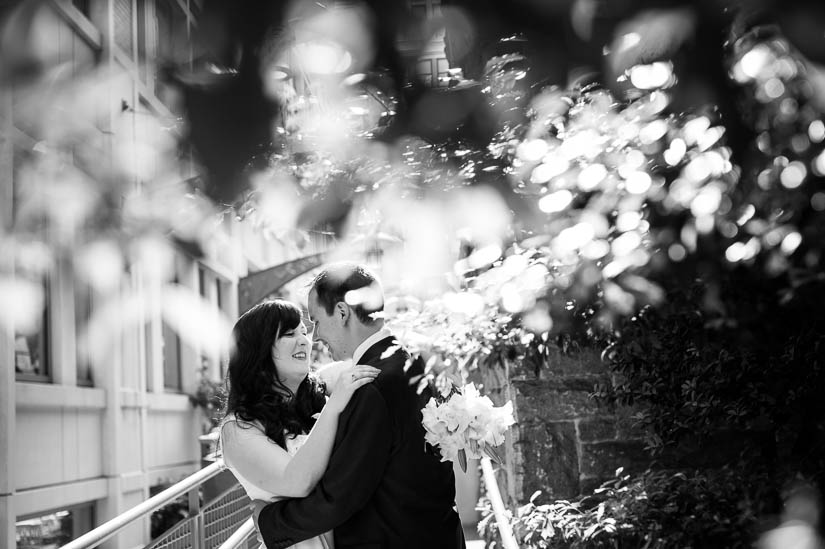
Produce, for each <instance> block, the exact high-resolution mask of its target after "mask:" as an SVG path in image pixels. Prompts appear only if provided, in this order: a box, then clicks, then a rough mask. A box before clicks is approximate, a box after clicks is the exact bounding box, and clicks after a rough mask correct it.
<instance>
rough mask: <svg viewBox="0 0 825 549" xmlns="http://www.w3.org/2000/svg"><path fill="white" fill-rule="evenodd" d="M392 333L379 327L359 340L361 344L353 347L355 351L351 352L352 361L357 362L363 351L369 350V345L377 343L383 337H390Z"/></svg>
mask: <svg viewBox="0 0 825 549" xmlns="http://www.w3.org/2000/svg"><path fill="white" fill-rule="evenodd" d="M391 335H392V334H391V333H390V331H389V330H388V329H387V328H381V329H380V330H378V331H377V332H375V333H374V334H372V335H371V336H369V337H368V338H367V339H365V340H364V341H362V342H361V344H360V345H359V346H358V347H356V348H355V351H353V353H352V363H353V364H358V361H359V360H361V358H362V357H363V356H364V353H366V352H367V350H369V348H370V347H372V346H373V345H375V344H376V343H378V342H379V341H381V340H382V339H384V338H387V337H390V336H391Z"/></svg>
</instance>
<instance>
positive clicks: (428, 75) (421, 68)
mask: <svg viewBox="0 0 825 549" xmlns="http://www.w3.org/2000/svg"><path fill="white" fill-rule="evenodd" d="M415 75H416V76H417V77H418V79H419V80H420V81H421V82H422V83H423V84H424V85H425V86H432V85H433V60H432V59H421V60H420V61H418V63H417V64H416V65H415Z"/></svg>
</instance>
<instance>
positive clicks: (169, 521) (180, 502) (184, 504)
mask: <svg viewBox="0 0 825 549" xmlns="http://www.w3.org/2000/svg"><path fill="white" fill-rule="evenodd" d="M164 488H168V486H164ZM187 498H188V496H187V495H186V494H184V495H183V496H181V497H179V498H177V499H176V500H174V501H172V502H170V503H168V504H167V505H164V506H163V507H161V508H160V509H158V510H157V511H155V512H154V513H152V516H151V517H150V523H151V526H150V528H151V531H150V535H151V536H152V539H157V538H158V537H160V536H161V535H163V534H164V533H165V532H166V531H167V530H169V529H170V528H172V527H174V526H175V525H176V524H178V523H179V522H180V521H182V520H184V519H186V518H187V517H188V516H189V501H188V499H187Z"/></svg>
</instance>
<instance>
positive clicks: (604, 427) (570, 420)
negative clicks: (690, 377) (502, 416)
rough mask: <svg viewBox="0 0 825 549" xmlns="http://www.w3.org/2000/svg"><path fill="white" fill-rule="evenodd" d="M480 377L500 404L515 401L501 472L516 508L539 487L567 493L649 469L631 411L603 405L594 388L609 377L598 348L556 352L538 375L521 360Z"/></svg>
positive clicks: (560, 495) (551, 494)
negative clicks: (620, 471)
mask: <svg viewBox="0 0 825 549" xmlns="http://www.w3.org/2000/svg"><path fill="white" fill-rule="evenodd" d="M482 382H483V383H484V385H485V389H486V392H487V394H488V395H490V397H491V399H492V400H493V401H494V402H495V403H496V404H497V405H501V404H503V403H504V402H506V401H507V400H512V402H513V406H514V412H515V416H516V421H517V424H516V425H515V426H514V427H513V428H512V429H511V431H510V432H509V433H508V436H507V440H506V441H505V448H504V455H505V464H504V465H503V466H502V467H500V468H499V470H498V472H497V475H498V479H499V487H500V489H501V492H502V495H503V496H504V497H505V499H506V501H505V504H507V505H508V506H509V507H510V508H513V507H515V506H516V505H518V504H520V503H524V502H526V501H527V500H528V499H529V498H530V496H531V495H532V494H533V493H534V492H535V491H537V490H541V491H542V493H543V496H544V497H546V498H549V499H568V498H572V497H575V496H576V495H578V494H581V493H585V492H588V491H590V490H592V489H593V488H595V487H597V486H598V485H599V484H601V482H602V481H604V480H606V479H608V478H610V477H612V476H613V474H614V473H615V471H616V469H617V468H618V467H624V468H625V470H626V471H628V472H632V471H641V470H644V469H645V468H646V467H647V466H648V464H649V463H650V457H649V456H648V454H647V453H646V452H645V451H644V444H643V443H642V441H641V436H640V433H638V432H637V431H635V430H634V429H633V428H632V420H631V417H630V416H631V413H632V412H631V410H629V409H624V408H622V409H616V408H608V407H607V406H605V405H600V404H599V403H598V402H596V401H595V400H594V399H593V398H591V397H590V394H591V393H592V392H593V390H594V388H595V386H596V385H597V384H599V383H607V382H609V376H608V373H607V370H606V368H605V367H604V365H603V364H602V362H601V360H600V357H599V353H598V351H593V350H583V351H577V352H575V354H572V355H563V354H561V353H556V354H555V355H553V356H552V357H551V358H550V360H549V361H548V364H546V365H545V367H543V368H542V370H541V372H540V376H539V377H537V376H536V375H535V373H534V372H532V371H524V370H523V369H521V368H520V366H519V365H518V364H516V363H511V364H499V365H496V366H494V367H491V368H486V369H485V371H484V374H483V379H482Z"/></svg>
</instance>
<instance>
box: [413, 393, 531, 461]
mask: <svg viewBox="0 0 825 549" xmlns="http://www.w3.org/2000/svg"><path fill="white" fill-rule="evenodd" d="M443 398H445V396H444V395H442V402H438V401H437V400H436V399H435V398H431V399H430V401H429V402H427V405H426V406H425V407H424V408H423V409H422V410H421V413H422V416H423V421H422V423H423V425H424V429H425V430H426V431H427V432H426V434H425V438H426V440H427V442H428V443H430V444H432V445H433V446H438V447H439V449H440V451H441V460H442V461H456V460H458V456H459V453H460V452H462V451H463V452H464V453H465V455H466V456H468V457H471V458H480V457H482V456H484V455H486V454H485V449H490V448H491V447H494V446H498V445H500V444H501V443H502V442H504V434H505V432H506V431H507V429H509V428H510V426H511V425H513V424H514V423H515V419H514V418H513V405H512V403H511V402H507V404H505V405H504V406H500V407H496V406H494V405H493V401H491V400H490V399H489V398H488V397H486V396H482V395H481V394H480V393H479V391H478V389H477V388H476V386H475V385H474V384H472V383H470V384H468V385H465V386H464V387H462V389H461V391H459V392H456V393H453V394H452V395H450V396H449V398H447V400H446V401H443Z"/></svg>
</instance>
